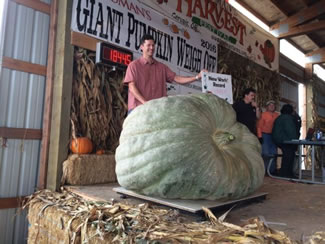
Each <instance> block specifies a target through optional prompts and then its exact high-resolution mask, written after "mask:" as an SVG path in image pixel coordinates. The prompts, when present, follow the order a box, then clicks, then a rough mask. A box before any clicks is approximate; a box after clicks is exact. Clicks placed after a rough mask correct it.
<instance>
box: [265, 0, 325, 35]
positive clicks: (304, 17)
mask: <svg viewBox="0 0 325 244" xmlns="http://www.w3.org/2000/svg"><path fill="white" fill-rule="evenodd" d="M272 2H273V1H272ZM323 13H325V0H321V1H319V2H317V3H315V4H314V5H312V6H310V7H309V8H305V9H303V10H301V11H300V12H298V13H296V14H294V15H292V16H290V17H288V18H286V19H285V20H283V21H280V22H279V23H276V24H274V25H272V26H271V27H270V30H271V31H272V32H274V33H282V32H283V31H285V30H287V31H289V30H290V27H294V26H297V25H300V24H302V23H305V22H306V21H309V20H311V19H314V18H315V17H317V16H319V15H321V14H323Z"/></svg>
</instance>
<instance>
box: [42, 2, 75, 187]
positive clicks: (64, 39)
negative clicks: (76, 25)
mask: <svg viewBox="0 0 325 244" xmlns="http://www.w3.org/2000/svg"><path fill="white" fill-rule="evenodd" d="M72 2H73V1H58V16H57V33H56V43H55V45H56V46H55V59H54V60H55V63H54V66H55V68H54V74H53V99H52V100H53V101H54V102H53V105H52V113H51V122H50V123H51V127H50V128H51V131H50V140H49V143H50V146H49V154H48V170H47V185H46V188H49V189H51V190H57V189H58V188H59V186H60V180H61V176H62V163H63V161H64V160H66V158H67V155H68V145H69V134H70V133H69V130H70V107H71V92H72V78H73V54H74V52H73V51H74V50H73V46H72V45H71V44H70V26H71V15H72Z"/></svg>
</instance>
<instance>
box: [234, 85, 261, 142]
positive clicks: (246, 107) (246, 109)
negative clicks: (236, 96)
mask: <svg viewBox="0 0 325 244" xmlns="http://www.w3.org/2000/svg"><path fill="white" fill-rule="evenodd" d="M255 96H256V91H255V89H253V88H247V89H245V90H244V96H243V99H242V100H240V101H238V102H236V103H234V104H233V108H234V110H235V111H236V116H237V121H238V122H240V123H242V124H244V125H246V126H247V128H248V129H249V130H250V131H251V132H252V133H253V134H254V135H256V136H257V130H256V122H257V119H259V118H260V115H261V111H260V109H259V108H258V107H257V105H256V102H255Z"/></svg>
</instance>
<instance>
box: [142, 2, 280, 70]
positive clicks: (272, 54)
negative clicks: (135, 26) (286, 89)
mask: <svg viewBox="0 0 325 244" xmlns="http://www.w3.org/2000/svg"><path fill="white" fill-rule="evenodd" d="M139 1H140V2H142V3H143V4H144V5H146V6H148V7H150V8H152V9H155V10H157V11H158V12H160V13H161V14H163V15H165V16H167V17H169V18H171V19H172V20H174V21H175V22H177V24H179V25H182V26H183V28H186V29H189V28H190V29H192V30H193V31H195V32H197V33H198V34H199V35H200V36H201V37H204V39H205V40H207V41H208V42H207V44H206V47H207V48H208V49H209V48H210V47H212V49H213V46H211V44H212V45H215V44H220V45H222V46H224V47H226V48H228V49H230V50H232V51H234V52H236V53H238V54H240V55H242V56H245V57H247V58H249V59H251V60H253V61H254V62H256V63H258V64H260V65H262V66H264V67H266V68H268V69H270V70H278V69H279V51H278V50H279V43H278V40H277V38H275V37H274V36H272V35H271V34H269V33H267V32H266V31H264V30H263V29H261V28H260V27H258V26H257V25H255V24H254V23H252V22H251V21H249V20H248V19H247V18H246V17H244V16H243V15H241V14H240V13H239V12H238V11H236V10H235V9H234V8H233V7H232V6H231V5H230V4H228V1H225V0H173V1H171V0H170V1H168V0H139ZM211 39H212V40H213V42H210V40H211Z"/></svg>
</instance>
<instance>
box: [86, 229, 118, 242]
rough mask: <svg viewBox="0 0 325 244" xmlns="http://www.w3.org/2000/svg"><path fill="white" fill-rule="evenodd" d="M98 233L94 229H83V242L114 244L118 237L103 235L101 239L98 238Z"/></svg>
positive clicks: (110, 234) (109, 234)
mask: <svg viewBox="0 0 325 244" xmlns="http://www.w3.org/2000/svg"><path fill="white" fill-rule="evenodd" d="M98 233H99V232H98V231H97V230H96V228H94V227H88V228H87V229H85V228H83V229H82V230H81V241H82V243H87V244H102V243H112V242H113V239H114V237H115V236H116V235H114V234H113V233H101V237H100V236H98Z"/></svg>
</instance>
